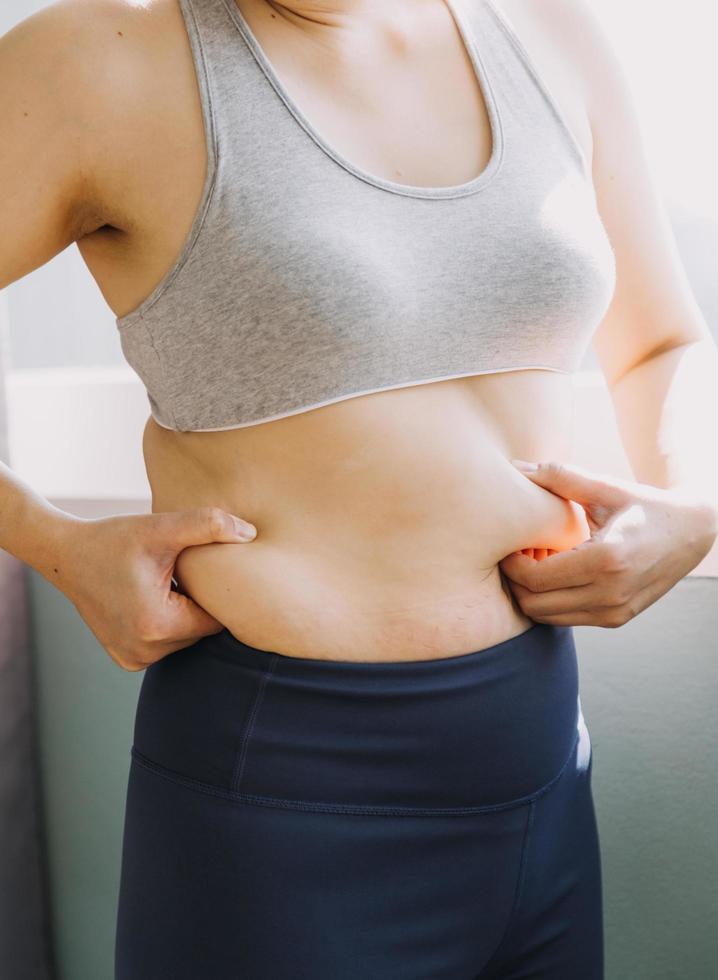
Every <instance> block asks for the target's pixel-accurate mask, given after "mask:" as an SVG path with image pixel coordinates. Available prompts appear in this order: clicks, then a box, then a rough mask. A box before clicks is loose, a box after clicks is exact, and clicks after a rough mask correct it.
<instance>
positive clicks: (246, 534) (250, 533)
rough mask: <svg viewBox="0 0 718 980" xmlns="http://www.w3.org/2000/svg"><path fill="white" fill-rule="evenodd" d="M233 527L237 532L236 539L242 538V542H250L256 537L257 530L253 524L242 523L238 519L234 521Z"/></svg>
mask: <svg viewBox="0 0 718 980" xmlns="http://www.w3.org/2000/svg"><path fill="white" fill-rule="evenodd" d="M234 527H235V530H236V532H237V537H239V538H242V540H243V541H251V540H252V538H255V537H256V536H257V528H256V527H255V526H254V524H249V523H248V522H247V521H242V520H240V519H239V518H238V517H235V519H234Z"/></svg>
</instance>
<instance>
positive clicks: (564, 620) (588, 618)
mask: <svg viewBox="0 0 718 980" xmlns="http://www.w3.org/2000/svg"><path fill="white" fill-rule="evenodd" d="M530 618H531V619H535V621H536V622H537V623H547V624H548V625H549V626H601V625H602V624H601V622H600V621H599V620H600V613H592V612H589V611H587V610H586V609H577V610H575V611H574V612H570V613H560V614H557V615H555V616H537V617H534V616H531V617H530Z"/></svg>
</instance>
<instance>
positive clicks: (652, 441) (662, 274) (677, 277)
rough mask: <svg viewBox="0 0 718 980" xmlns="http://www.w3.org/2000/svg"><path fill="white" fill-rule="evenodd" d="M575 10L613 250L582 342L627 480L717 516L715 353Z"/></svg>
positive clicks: (588, 24)
mask: <svg viewBox="0 0 718 980" xmlns="http://www.w3.org/2000/svg"><path fill="white" fill-rule="evenodd" d="M576 9H577V10H578V12H579V13H578V16H579V17H580V19H581V20H582V21H584V24H585V31H587V33H588V40H589V46H588V52H589V62H588V64H587V84H586V91H587V93H588V106H587V111H588V115H589V119H590V123H591V131H592V134H593V143H594V153H593V182H594V187H595V189H596V199H597V204H598V208H599V212H600V214H601V218H602V220H603V223H604V225H605V228H606V231H607V233H608V236H609V239H610V241H611V244H612V246H613V250H614V253H615V256H616V292H615V295H614V298H613V301H612V303H611V305H610V307H609V309H608V312H607V314H606V316H605V318H604V319H603V321H602V323H601V325H600V326H599V328H598V330H597V332H596V334H595V336H594V341H593V346H594V349H595V351H596V355H597V358H598V360H599V363H600V365H601V368H602V371H603V373H604V376H605V378H606V382H607V384H608V387H609V391H610V394H611V398H612V401H613V405H614V409H615V412H616V419H617V423H618V427H619V431H620V435H621V439H622V442H623V445H624V448H625V450H626V454H627V456H628V459H629V462H630V464H631V468H632V470H633V473H634V475H635V477H636V479H638V480H640V481H642V482H645V483H650V484H652V485H653V486H657V487H666V488H670V487H679V486H681V487H685V489H686V490H687V491H689V492H690V491H691V490H692V491H694V492H695V493H696V494H697V495H698V496H699V497H703V498H705V501H706V504H707V505H709V506H712V507H713V508H715V509H716V512H717V513H718V439H717V438H716V428H717V427H718V348H717V347H716V344H715V342H714V341H713V339H712V337H711V335H710V332H709V330H708V327H707V325H706V323H705V320H704V318H703V315H702V313H701V310H700V309H699V307H698V304H697V302H696V299H695V296H694V294H693V292H692V290H691V287H690V285H689V282H688V278H687V275H686V272H685V269H684V267H683V264H682V261H681V258H680V256H679V253H678V248H677V245H676V241H675V238H674V235H673V231H672V228H671V225H670V220H669V218H668V215H667V212H666V208H665V206H664V203H663V200H662V199H661V195H660V193H659V191H658V189H657V185H656V181H655V179H654V175H653V173H652V170H651V166H650V163H649V160H648V159H647V155H646V147H645V145H644V140H643V136H642V132H641V125H640V120H639V117H638V114H637V111H636V106H635V103H634V99H633V95H632V92H631V90H630V88H629V85H628V82H627V79H626V76H625V73H624V71H623V68H622V66H621V64H620V62H619V61H618V59H617V57H616V55H615V54H614V52H613V49H612V47H611V44H610V43H609V40H608V39H607V38H606V36H605V34H604V32H603V31H602V30H601V29H600V27H599V25H598V22H597V20H596V17H595V15H594V14H593V13H592V12H591V10H590V8H589V6H588V4H587V3H586V2H585V0H582V2H580V3H579V4H578V5H577V8H576ZM584 36H586V35H584ZM584 43H585V42H584ZM667 63H668V64H670V60H669V61H668V62H667ZM674 70H675V69H674ZM670 125H671V119H670V118H668V117H667V118H666V126H668V127H670ZM685 176H686V179H690V165H689V163H687V166H686V171H685Z"/></svg>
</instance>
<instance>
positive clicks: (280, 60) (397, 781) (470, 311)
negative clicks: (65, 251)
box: [0, 0, 718, 980]
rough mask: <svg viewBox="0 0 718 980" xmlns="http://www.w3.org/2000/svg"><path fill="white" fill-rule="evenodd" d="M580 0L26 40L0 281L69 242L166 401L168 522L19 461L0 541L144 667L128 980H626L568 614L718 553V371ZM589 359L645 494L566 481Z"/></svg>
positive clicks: (121, 942) (282, 10)
mask: <svg viewBox="0 0 718 980" xmlns="http://www.w3.org/2000/svg"><path fill="white" fill-rule="evenodd" d="M550 6H551V9H550V11H549V10H548V9H547V6H546V4H541V5H539V4H538V3H535V4H534V3H519V2H518V0H491V2H489V0H451V3H449V2H440V0H411V2H409V0H405V2H403V3H401V4H392V5H391V6H390V7H388V6H386V5H382V4H380V3H377V2H370V0H323V2H318V3H308V2H306V0H291V2H288V3H286V4H279V3H275V2H270V0H251V2H250V0H237V2H235V0H152V2H149V3H132V2H129V0H97V2H95V3H93V4H92V5H91V6H88V4H87V3H80V2H79V0H63V2H60V3H56V4H54V5H53V6H51V7H50V8H48V9H46V10H45V11H43V12H41V13H39V14H37V15H35V16H34V17H30V18H28V19H27V20H26V21H24V22H23V23H21V24H20V25H19V26H18V27H17V28H15V30H14V31H11V32H10V34H9V35H7V36H6V37H5V38H4V39H3V42H2V47H1V48H0V53H1V57H0V91H1V92H2V93H3V95H2V98H3V100H4V104H3V110H4V111H3V113H2V116H1V118H2V119H3V120H6V121H5V122H4V123H3V126H4V127H5V129H6V131H7V132H6V134H5V135H6V138H5V139H4V144H5V146H6V147H9V148H10V152H9V155H7V153H6V156H5V158H4V159H3V161H2V164H1V166H2V168H3V169H2V172H1V173H0V176H1V177H2V182H3V186H4V188H6V194H5V195H4V199H3V225H4V227H5V229H6V235H5V239H4V241H3V243H2V245H0V249H2V251H0V257H1V259H0V270H1V278H2V283H3V284H4V283H8V282H11V281H13V280H14V279H17V278H19V277H20V276H22V275H24V274H26V273H27V272H29V271H30V270H31V269H33V268H36V267H37V266H39V265H40V264H42V263H43V262H45V261H47V260H48V259H49V258H50V257H51V256H52V255H54V254H56V253H57V252H58V251H60V250H61V249H62V248H63V247H65V246H66V245H67V244H69V243H70V242H72V241H76V242H77V244H78V248H79V249H80V251H81V253H82V256H83V258H84V260H85V261H86V263H87V265H88V267H89V269H90V271H91V272H92V274H93V276H94V277H95V279H96V281H97V283H98V286H99V288H100V289H101V290H102V292H103V295H104V296H105V297H106V299H107V301H108V303H109V305H110V306H111V308H112V309H113V311H114V312H115V314H116V316H117V325H118V328H119V331H120V340H121V343H122V348H123V351H124V353H125V355H126V357H127V360H128V362H129V363H130V364H132V366H133V367H134V368H135V369H136V371H137V372H138V374H139V375H140V377H141V378H142V380H143V381H144V383H145V385H146V388H147V393H148V399H149V404H150V408H151V415H150V418H149V419H148V421H147V425H146V427H145V432H144V440H143V450H144V457H145V462H146V466H147V472H148V477H149V480H150V484H151V488H152V513H151V514H147V515H139V516H128V515H120V516H116V517H112V518H107V519H102V520H93V521H87V520H81V519H78V518H75V517H72V516H71V515H68V514H65V513H62V512H59V511H58V510H57V509H55V508H53V507H51V506H50V505H49V504H48V503H47V502H46V501H43V500H42V499H38V497H37V495H36V494H34V493H33V491H32V490H31V488H29V487H28V486H26V485H23V484H22V482H21V481H20V480H19V479H18V478H17V477H14V476H13V475H12V474H11V473H9V472H8V471H4V472H3V480H4V490H5V499H4V504H3V506H4V511H5V513H6V514H9V516H10V520H9V521H7V520H6V521H5V523H4V531H3V534H4V539H3V541H2V545H3V546H4V547H6V548H7V549H8V550H10V551H12V552H13V553H14V554H16V555H18V556H20V557H21V558H22V559H23V560H25V561H27V562H28V564H30V565H32V566H33V567H35V568H36V569H38V570H39V571H40V572H41V573H42V574H44V575H46V576H47V577H48V578H49V579H50V580H51V581H53V582H55V584H56V585H57V587H58V588H60V589H61V590H62V591H63V592H64V593H65V594H66V595H67V596H68V597H69V598H70V599H71V600H72V601H73V602H74V604H75V605H76V607H77V608H78V610H79V612H80V614H81V615H82V616H83V618H84V620H85V622H86V623H87V624H88V626H89V628H90V629H91V630H92V631H93V632H94V633H95V635H96V636H97V638H98V640H99V641H100V643H101V644H102V645H103V646H104V647H105V649H106V650H107V652H108V653H109V655H110V656H111V657H113V658H114V660H115V661H116V662H117V663H118V664H119V665H120V666H122V667H124V668H125V669H128V670H141V669H145V674H144V677H143V684H142V690H141V695H140V701H139V705H138V710H137V717H136V722H135V737H134V745H133V747H132V765H131V771H130V782H129V787H128V798H127V811H126V817H125V836H124V851H123V864H122V881H121V892H120V903H119V915H118V930H117V944H116V977H117V978H118V980H128V978H132V980H144V978H147V980H149V978H157V977H159V976H171V977H172V978H173V980H180V978H190V977H191V978H196V977H212V978H222V980H224V978H230V977H232V978H233V977H236V976H242V977H247V978H252V980H285V978H290V977H291V978H298V977H307V978H310V977H311V978H312V980H339V978H341V980H353V978H360V977H361V978H366V977H371V978H373V980H382V978H389V977H391V978H395V977H406V978H407V980H409V978H410V980H420V978H432V980H438V978H452V980H458V978H460V977H462V978H463V977H466V978H469V977H476V978H478V977H481V978H482V980H485V978H489V977H495V978H498V977H504V978H508V977H511V978H519V977H523V976H529V975H531V976H532V977H538V976H541V977H547V978H548V977H550V978H552V980H563V978H565V980H569V978H571V980H575V978H576V977H579V976H580V977H581V978H599V977H602V975H603V939H602V915H601V875H600V857H599V845H598V836H597V832H596V824H595V816H594V811H593V802H592V799H591V788H590V773H591V756H590V740H589V736H588V731H587V729H586V727H585V724H584V721H583V716H582V713H581V709H580V700H579V694H578V676H577V663H576V654H575V647H574V641H573V632H572V627H573V626H574V625H580V624H591V625H601V626H608V627H614V626H617V625H620V624H621V623H623V622H626V621H627V620H628V619H629V618H631V617H632V616H634V615H636V614H637V613H638V612H639V611H641V610H642V609H644V608H645V607H646V606H647V605H649V604H650V603H651V602H653V601H655V599H656V598H658V596H659V595H662V594H664V593H665V592H666V591H668V589H670V588H671V587H672V585H674V584H675V582H676V581H678V580H679V578H681V577H682V576H683V575H685V574H686V573H687V572H688V571H689V570H690V569H691V568H693V567H695V565H696V564H698V562H699V561H700V560H701V559H702V558H703V556H704V555H705V554H706V553H707V552H708V550H709V549H710V547H711V545H712V543H713V541H714V539H715V536H716V532H717V530H718V514H717V513H716V508H715V504H714V501H713V498H712V496H711V493H712V490H713V485H712V483H711V479H712V477H711V474H712V472H713V469H712V467H713V466H714V463H715V460H714V459H710V458H708V459H707V458H706V456H705V455H704V454H703V451H701V452H700V453H691V452H690V451H689V443H688V441H687V440H685V442H684V441H683V440H682V437H683V436H686V435H688V434H690V433H691V432H692V431H693V429H694V428H695V426H696V422H697V420H698V408H697V406H696V404H695V403H696V402H699V401H700V402H702V403H703V404H702V406H701V417H702V416H703V413H704V412H705V410H706V403H707V402H708V401H709V400H710V399H713V402H712V405H713V406H715V395H714V391H715V389H716V388H717V387H718V386H717V385H716V381H718V370H716V357H715V347H714V345H713V342H712V341H711V340H710V338H709V334H708V331H707V329H706V326H705V323H704V321H703V320H702V317H701V315H700V313H699V311H698V309H697V306H696V304H695V301H694V299H693V297H692V295H691V293H690V290H689V288H688V286H687V283H686V279H685V275H684V272H683V270H682V268H681V266H680V263H679V260H678V258H677V256H676V253H675V250H674V244H673V241H672V238H671V236H670V232H669V228H668V223H667V221H666V218H665V215H664V213H663V212H662V210H661V208H660V205H659V202H658V200H657V197H656V195H655V192H654V190H653V189H652V185H651V182H650V178H649V174H648V171H647V167H646V163H645V161H644V158H643V154H642V146H641V143H640V138H639V135H638V131H637V125H636V122H635V118H634V115H633V111H632V108H631V104H630V99H629V96H628V94H627V92H626V90H625V84H624V82H623V79H622V76H621V73H620V70H619V68H618V67H617V65H616V64H615V60H614V57H613V55H612V53H611V50H610V46H609V44H608V43H607V41H606V39H605V38H604V37H603V36H602V34H601V32H600V30H599V28H598V26H597V23H596V22H595V20H594V19H593V17H592V15H591V14H590V13H589V11H588V8H587V6H586V5H585V4H578V5H576V4H572V5H571V7H570V8H569V7H568V5H567V4H563V3H561V2H559V0H554V2H553V3H552V4H551V5H550ZM7 188H9V190H10V193H9V194H7ZM8 232H9V233H8ZM591 340H593V342H594V344H595V346H596V349H597V353H598V355H599V358H600V362H601V366H602V368H603V370H604V373H605V375H606V378H607V382H608V384H609V385H610V386H611V393H612V395H613V398H614V403H615V405H616V409H617V413H618V415H619V421H620V424H621V428H622V434H623V436H624V440H625V442H626V446H627V450H628V451H629V453H630V456H631V460H632V463H633V465H634V469H635V471H636V473H637V475H638V476H639V477H641V478H642V479H643V480H645V482H644V483H629V482H626V481H618V480H612V479H611V478H609V477H605V478H599V477H596V476H592V475H591V474H589V473H586V472H583V471H580V470H579V469H578V468H576V467H572V466H570V465H568V464H565V463H562V462H561V461H564V460H566V459H567V458H568V457H569V455H570V451H571V437H572V432H571V418H572V415H571V411H572V407H571V406H572V403H571V375H572V373H573V371H575V370H576V369H577V368H578V366H579V363H580V360H581V358H582V356H583V353H584V352H585V349H586V346H587V344H588V343H589V342H590V341H591ZM686 377H689V378H690V386H688V385H686V384H683V383H682V382H684V381H685V379H686ZM688 388H690V396H689V395H688V394H687V390H688ZM669 394H670V395H671V400H670V418H668V417H667V415H666V414H665V413H664V414H663V415H661V409H662V408H664V407H665V405H666V403H667V399H668V395H669ZM669 422H670V425H669ZM579 435H580V433H579ZM521 458H525V459H529V460H532V459H541V460H550V461H552V462H550V463H549V464H548V465H543V466H540V467H538V468H537V469H536V470H534V471H531V470H524V471H523V472H522V470H521V469H520V468H519V465H518V464H517V465H514V463H513V461H514V460H517V461H518V460H519V459H521ZM233 517H238V518H239V519H240V520H239V522H238V526H235V522H234V520H233ZM245 522H247V523H249V524H250V525H251V527H253V528H254V532H255V533H254V537H252V536H251V535H250V536H247V535H245V534H244V528H245V527H246V523H245ZM667 530H670V534H667V533H666V531H667ZM108 567H111V568H112V576H111V577H108V576H107V574H106V570H107V568H108ZM173 585H174V586H175V588H173V587H172V586H173Z"/></svg>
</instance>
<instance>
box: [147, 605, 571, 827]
mask: <svg viewBox="0 0 718 980" xmlns="http://www.w3.org/2000/svg"><path fill="white" fill-rule="evenodd" d="M578 695H579V692H578V667H577V659H576V650H575V645H574V638H573V631H572V630H571V628H569V627H557V626H550V625H547V624H541V623H536V624H534V625H533V626H531V627H530V628H529V629H528V630H526V631H525V632H523V633H522V634H520V635H518V636H515V637H512V638H511V639H509V640H507V641H504V642H502V643H499V644H495V645H493V646H491V647H489V648H486V649H483V650H480V651H477V652H472V653H469V654H464V655H460V656H456V657H449V658H443V659H441V660H432V661H422V662H413V663H404V662H391V663H388V662H387V663H338V662H333V661H325V660H318V659H296V658H293V657H286V656H284V655H282V654H281V653H278V652H273V651H264V650H259V649H256V648H253V647H250V646H249V645H247V644H244V643H242V642H241V641H239V640H237V639H236V638H235V637H233V636H232V635H231V634H230V633H229V632H228V631H226V630H225V631H223V632H221V633H218V634H215V635H213V636H211V637H205V638H204V639H202V640H200V641H199V642H198V643H196V644H194V645H193V646H191V647H188V648H186V649H184V650H180V651H178V652H176V653H173V654H171V655H170V656H168V657H166V658H164V659H163V660H160V661H158V662H157V663H155V664H153V665H152V666H151V667H149V668H148V669H147V670H146V671H145V675H144V678H143V683H142V689H141V693H140V699H139V703H138V709H137V716H136V721H135V733H134V754H135V757H136V758H137V759H138V760H139V762H140V763H141V764H145V765H147V766H149V767H154V768H156V769H157V771H158V772H160V773H165V774H166V775H168V776H169V778H175V779H179V780H180V781H185V782H186V783H187V785H188V786H189V787H190V788H192V787H194V788H196V789H198V790H200V791H201V790H205V791H207V792H214V793H215V794H216V795H224V796H226V797H227V798H230V799H231V798H234V799H237V800H240V801H243V802H246V803H256V804H257V805H267V806H280V807H281V806H294V807H295V808H299V809H302V808H308V809H322V808H324V809H327V810H328V811H329V812H331V811H333V810H337V809H348V810H350V811H351V810H353V811H355V812H357V813H362V812H372V811H378V812H381V810H382V809H392V808H396V809H397V812H404V813H409V812H416V813H420V812H429V811H431V812H435V811H436V809H437V808H438V809H441V808H451V809H454V810H456V809H457V808H468V809H469V810H476V809H484V808H486V809H494V808H501V807H507V806H514V805H517V803H519V802H524V801H526V800H528V799H530V798H532V797H534V796H535V795H537V794H539V793H541V792H542V791H545V789H546V788H547V787H548V786H549V785H550V784H551V783H552V781H553V780H555V779H556V778H557V777H558V776H559V775H560V773H561V771H562V767H563V766H564V765H565V764H566V763H567V761H568V760H569V758H570V756H571V753H572V751H573V748H574V746H575V744H576V740H577V738H578V736H579V731H580V724H581V720H582V719H581V711H580V702H579V696H578Z"/></svg>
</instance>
